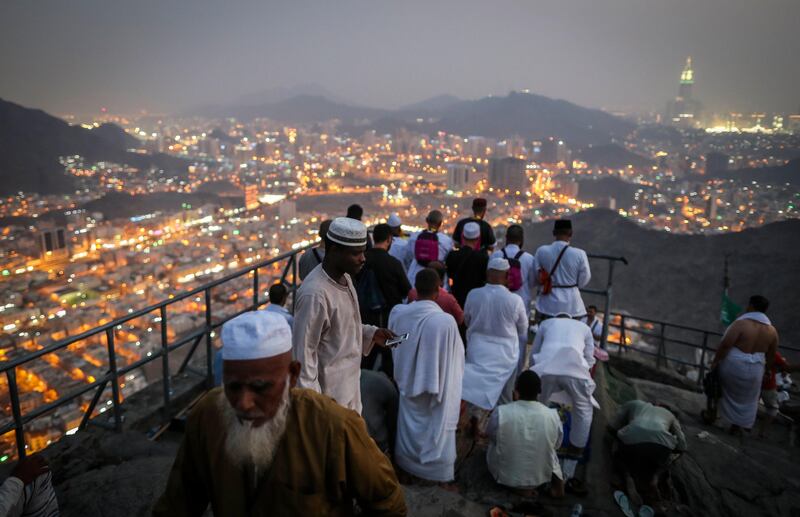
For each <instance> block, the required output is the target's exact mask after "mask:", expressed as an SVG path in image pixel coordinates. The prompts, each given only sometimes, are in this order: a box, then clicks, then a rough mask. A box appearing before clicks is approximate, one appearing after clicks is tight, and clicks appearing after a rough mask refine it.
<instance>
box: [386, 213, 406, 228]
mask: <svg viewBox="0 0 800 517" xmlns="http://www.w3.org/2000/svg"><path fill="white" fill-rule="evenodd" d="M386 224H388V225H389V226H391V227H392V228H397V227H398V226H400V225H402V224H403V222H402V221H400V216H399V215H397V214H392V215H390V216H389V219H387V220H386Z"/></svg>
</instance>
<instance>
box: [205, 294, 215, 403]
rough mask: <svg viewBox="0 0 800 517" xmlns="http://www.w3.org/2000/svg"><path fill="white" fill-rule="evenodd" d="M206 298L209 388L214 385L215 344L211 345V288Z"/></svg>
mask: <svg viewBox="0 0 800 517" xmlns="http://www.w3.org/2000/svg"><path fill="white" fill-rule="evenodd" d="M204 293H205V298H206V386H208V387H209V388H213V387H214V362H213V361H214V355H213V353H212V349H213V346H212V345H211V341H212V339H213V338H212V337H211V288H210V287H209V288H207V289H206V290H205V291H204Z"/></svg>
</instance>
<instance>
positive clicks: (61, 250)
mask: <svg viewBox="0 0 800 517" xmlns="http://www.w3.org/2000/svg"><path fill="white" fill-rule="evenodd" d="M38 233H39V250H40V252H41V254H42V255H41V257H42V263H43V264H46V265H52V266H55V265H57V264H64V263H66V262H68V261H69V246H68V244H69V243H68V242H67V230H66V229H65V228H63V227H58V226H56V225H55V224H54V223H52V222H49V221H44V222H43V223H42V224H41V226H39V232H38Z"/></svg>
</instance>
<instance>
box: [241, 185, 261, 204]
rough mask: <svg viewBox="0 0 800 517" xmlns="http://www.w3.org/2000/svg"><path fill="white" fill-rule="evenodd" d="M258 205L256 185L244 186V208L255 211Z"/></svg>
mask: <svg viewBox="0 0 800 517" xmlns="http://www.w3.org/2000/svg"><path fill="white" fill-rule="evenodd" d="M260 204H261V203H260V202H259V200H258V185H255V184H251V185H246V186H245V187H244V207H245V208H246V209H247V210H255V209H256V208H258V207H259V205H260Z"/></svg>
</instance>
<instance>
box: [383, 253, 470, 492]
mask: <svg viewBox="0 0 800 517" xmlns="http://www.w3.org/2000/svg"><path fill="white" fill-rule="evenodd" d="M439 285H440V280H439V275H438V273H436V271H434V270H433V269H429V268H426V269H423V270H422V271H420V272H419V274H417V281H416V285H415V287H416V289H417V293H418V295H419V298H418V299H417V301H415V302H412V303H411V304H408V305H397V306H395V308H394V309H392V312H391V314H390V315H389V328H390V329H391V330H392V331H393V332H394V333H396V334H397V335H402V334H405V333H408V334H409V337H408V339H406V340H405V341H403V342H402V343H400V344H399V345H398V346H397V348H395V349H394V351H393V355H394V377H395V381H396V382H397V387H398V389H399V391H400V409H399V412H398V423H397V439H396V443H395V455H394V456H395V461H396V462H397V465H398V466H399V467H400V468H401V469H403V470H404V471H406V472H407V473H409V474H412V475H414V476H416V477H418V478H422V479H425V480H429V481H436V482H439V483H446V482H450V481H452V480H453V478H454V476H455V472H454V466H455V461H456V428H457V427H458V417H459V411H460V406H461V382H462V377H463V374H464V345H463V343H462V342H461V337H460V336H459V333H458V325H456V321H455V319H454V318H453V317H452V316H451V315H449V314H447V313H446V312H444V311H443V310H442V309H441V307H439V305H437V304H436V298H437V296H438V295H439Z"/></svg>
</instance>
